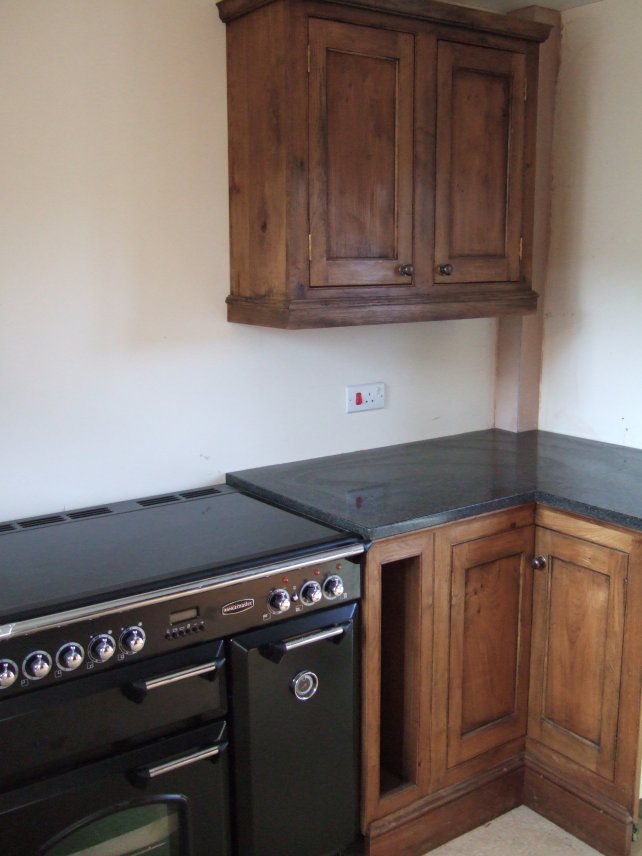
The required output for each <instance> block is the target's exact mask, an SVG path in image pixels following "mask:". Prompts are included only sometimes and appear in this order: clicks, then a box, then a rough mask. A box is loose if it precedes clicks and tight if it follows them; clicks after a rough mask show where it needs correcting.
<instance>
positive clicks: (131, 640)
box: [120, 627, 145, 654]
mask: <svg viewBox="0 0 642 856" xmlns="http://www.w3.org/2000/svg"><path fill="white" fill-rule="evenodd" d="M120 647H121V648H122V649H123V651H124V652H125V654H138V653H139V652H140V651H142V650H143V648H144V647H145V631H144V630H143V628H142V627H128V628H127V630H123V632H122V633H121V634H120Z"/></svg>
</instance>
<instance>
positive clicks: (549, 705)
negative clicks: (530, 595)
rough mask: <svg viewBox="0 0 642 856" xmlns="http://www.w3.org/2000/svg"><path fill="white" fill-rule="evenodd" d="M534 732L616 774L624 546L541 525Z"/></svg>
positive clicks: (587, 764)
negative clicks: (615, 546) (541, 566)
mask: <svg viewBox="0 0 642 856" xmlns="http://www.w3.org/2000/svg"><path fill="white" fill-rule="evenodd" d="M536 552H537V553H538V554H539V555H541V557H543V559H545V560H546V565H545V567H543V568H541V569H539V570H536V571H535V582H534V603H533V641H532V658H531V692H530V708H529V728H528V734H529V737H532V738H534V739H535V740H538V741H540V742H541V743H543V744H544V745H545V746H548V747H549V748H550V749H553V750H554V751H555V752H558V753H559V754H561V755H564V756H566V757H567V758H570V759H571V760H573V761H574V762H575V763H577V764H579V765H580V766H582V767H584V768H586V769H588V770H591V771H593V772H594V773H597V774H599V775H600V776H603V777H604V778H606V779H609V780H612V779H613V778H614V775H615V761H616V748H617V727H618V713H619V699H620V687H621V681H622V651H623V635H624V611H625V586H626V577H627V568H628V556H627V554H626V553H623V552H620V551H619V550H615V549H612V548H610V547H605V546H601V545H599V544H594V543H591V542H589V541H584V540H582V539H580V538H572V537H569V536H567V535H562V534H560V533H557V532H553V531H551V530H549V529H541V528H538V530H537V540H536Z"/></svg>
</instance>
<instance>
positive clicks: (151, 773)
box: [134, 741, 227, 783]
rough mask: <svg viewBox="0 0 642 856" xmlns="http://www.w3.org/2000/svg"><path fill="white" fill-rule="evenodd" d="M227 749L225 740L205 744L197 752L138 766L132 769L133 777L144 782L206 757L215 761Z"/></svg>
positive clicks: (204, 759)
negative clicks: (213, 743) (204, 746)
mask: <svg viewBox="0 0 642 856" xmlns="http://www.w3.org/2000/svg"><path fill="white" fill-rule="evenodd" d="M226 749H227V741H224V742H222V743H216V744H215V745H214V746H207V747H206V748H205V749H199V750H198V751H197V752H190V754H189V755H183V756H182V757H180V758H174V759H172V760H171V761H164V762H163V763H162V764H156V765H155V766H154V767H139V768H138V769H137V770H135V771H134V778H135V779H136V780H137V781H138V782H139V783H146V782H149V781H151V780H152V779H157V778H158V777H159V776H165V775H167V773H173V772H174V771H175V770H180V769H181V768H182V767H189V766H190V765H191V764H196V763H198V762H199V761H206V760H207V759H208V758H209V759H210V760H211V761H217V760H218V757H219V755H221V754H222V753H223V752H225V750H226Z"/></svg>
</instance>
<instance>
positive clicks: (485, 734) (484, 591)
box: [433, 509, 534, 785]
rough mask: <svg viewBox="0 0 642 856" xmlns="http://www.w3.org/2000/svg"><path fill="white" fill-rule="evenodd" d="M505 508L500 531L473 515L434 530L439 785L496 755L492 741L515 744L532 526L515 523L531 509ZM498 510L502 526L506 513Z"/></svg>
mask: <svg viewBox="0 0 642 856" xmlns="http://www.w3.org/2000/svg"><path fill="white" fill-rule="evenodd" d="M511 514H512V516H513V517H514V519H515V522H514V525H515V526H516V528H514V529H510V530H509V531H504V532H501V531H500V532H496V533H492V534H486V533H483V530H481V525H482V524H485V521H483V520H482V521H479V522H477V521H473V522H472V523H468V524H467V525H466V526H464V525H462V524H458V525H456V526H454V527H451V528H450V529H449V528H448V527H445V528H444V529H443V530H442V532H441V533H440V534H439V536H438V538H437V556H438V557H439V559H440V562H439V565H438V569H437V572H436V579H437V582H436V585H435V614H436V616H437V617H436V619H435V633H436V637H435V672H434V679H435V689H434V708H433V728H434V732H433V739H434V744H435V745H434V752H433V761H434V776H435V780H436V782H437V783H439V784H440V785H445V784H452V783H453V782H455V781H458V780H460V779H461V778H465V777H466V776H467V775H470V774H471V773H472V772H479V771H480V770H481V769H483V768H484V767H485V766H492V765H493V764H495V763H497V761H498V760H499V755H498V754H497V753H498V752H499V751H502V747H506V751H507V752H508V753H509V754H514V753H515V752H516V751H519V749H520V748H523V741H524V739H525V734H526V724H527V705H528V672H529V658H530V624H531V600H532V568H531V557H532V550H533V543H534V527H533V526H532V525H523V524H528V521H529V517H530V519H532V510H530V509H523V510H519V511H517V512H511ZM517 515H519V516H517ZM505 517H506V520H507V524H506V525H507V528H508V526H509V525H510V524H511V523H513V520H509V519H508V515H505ZM498 519H501V518H498ZM519 524H522V525H519ZM475 526H477V527H479V528H480V531H476V529H475ZM475 536H477V537H475ZM480 536H484V537H480ZM520 740H521V743H520V742H519V741H520ZM516 741H517V742H516ZM484 759H485V760H484Z"/></svg>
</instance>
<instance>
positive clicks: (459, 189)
mask: <svg viewBox="0 0 642 856" xmlns="http://www.w3.org/2000/svg"><path fill="white" fill-rule="evenodd" d="M437 52H438V70H437V80H438V83H437V156H436V157H437V168H436V213H435V217H436V223H435V283H436V284H443V285H448V284H450V283H478V282H516V281H518V280H519V265H520V239H521V234H522V191H523V188H522V185H523V175H522V165H523V158H524V120H525V80H526V58H525V56H524V54H520V53H513V52H512V51H505V50H494V49H491V48H486V47H477V46H471V45H463V44H456V43H453V42H443V41H442V42H439V44H438V50H437Z"/></svg>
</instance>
